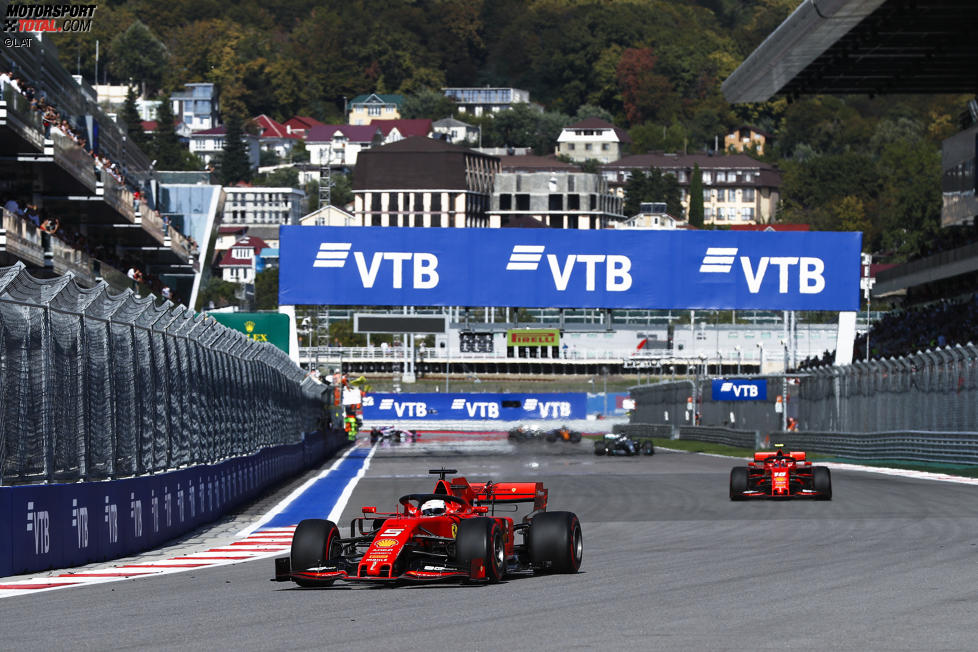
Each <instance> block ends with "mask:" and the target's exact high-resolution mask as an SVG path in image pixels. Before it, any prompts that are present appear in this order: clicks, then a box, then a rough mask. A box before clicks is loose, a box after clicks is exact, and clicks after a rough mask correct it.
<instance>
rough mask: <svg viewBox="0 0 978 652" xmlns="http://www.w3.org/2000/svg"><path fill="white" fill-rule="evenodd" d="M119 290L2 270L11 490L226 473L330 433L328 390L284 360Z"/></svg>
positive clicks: (1, 453)
mask: <svg viewBox="0 0 978 652" xmlns="http://www.w3.org/2000/svg"><path fill="white" fill-rule="evenodd" d="M107 290H108V285H107V284H105V283H104V282H102V283H99V284H98V285H96V286H95V287H93V288H84V287H81V286H79V285H78V284H77V283H75V282H74V280H73V277H72V276H71V274H67V275H65V276H61V277H58V278H52V279H43V280H41V279H36V278H34V277H33V276H31V275H30V274H29V273H27V272H26V271H25V268H24V265H23V264H22V263H17V264H16V265H14V266H12V267H5V268H0V484H25V483H42V482H73V481H89V480H104V479H116V478H122V477H129V476H140V475H145V474H150V473H162V472H166V471H171V470H174V469H180V468H185V467H192V466H196V465H204V464H215V463H217V462H220V461H222V460H227V459H232V458H240V457H245V456H249V455H253V454H255V453H256V452H258V451H260V450H262V449H264V448H266V447H269V446H282V445H287V444H298V443H300V442H301V439H302V433H303V432H312V431H314V430H316V429H317V421H318V420H319V419H320V417H321V416H322V389H323V385H321V384H319V383H318V382H317V381H314V380H313V379H312V378H310V377H307V375H306V374H305V372H303V371H302V369H300V368H299V367H298V366H297V365H295V364H294V363H293V362H292V361H291V360H290V359H289V357H288V355H287V354H286V353H285V352H283V351H281V350H279V349H277V348H275V347H273V346H271V345H268V344H264V343H258V342H254V341H252V340H250V339H248V338H247V337H246V336H245V335H244V334H242V333H239V332H236V331H233V330H231V329H229V328H226V327H224V326H222V325H221V324H218V323H217V322H216V321H215V320H213V319H210V318H208V317H206V316H204V315H200V314H197V315H195V314H194V313H193V312H192V311H189V310H187V309H186V308H185V307H183V306H174V305H173V304H171V303H170V302H165V303H163V304H161V305H157V302H156V300H155V297H153V296H149V297H145V298H140V297H138V296H136V295H135V294H133V293H132V292H131V291H126V292H125V293H123V294H119V295H112V294H109V292H108V291H107ZM123 511H125V510H123ZM0 522H4V521H0Z"/></svg>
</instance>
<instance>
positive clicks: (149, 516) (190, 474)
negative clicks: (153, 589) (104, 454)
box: [0, 431, 348, 577]
mask: <svg viewBox="0 0 978 652" xmlns="http://www.w3.org/2000/svg"><path fill="white" fill-rule="evenodd" d="M347 443H348V442H347V439H346V435H345V433H343V432H342V431H330V432H327V433H309V434H307V435H306V436H305V437H303V438H302V439H301V440H300V441H299V442H298V443H294V444H285V445H281V446H272V447H268V448H265V449H262V450H261V451H259V452H257V453H254V454H252V455H248V456H244V457H238V458H234V459H229V460H225V461H223V462H219V463H217V464H203V465H199V466H193V467H190V468H186V469H181V470H179V471H172V472H169V473H161V474H159V475H152V476H141V477H136V478H127V479H124V480H110V481H104V482H75V483H71V484H35V485H19V486H13V487H0V525H2V527H0V577H3V576H7V575H12V574H19V573H30V572H34V571H40V570H46V569H49V568H67V567H72V566H80V565H82V564H88V563H92V562H99V561H106V560H109V559H116V558H118V557H125V556H128V555H132V554H135V553H138V552H141V551H143V550H149V549H152V548H154V547H156V546H159V545H160V544H162V543H164V542H165V541H167V540H170V539H173V538H174V537H178V536H180V535H182V534H185V533H187V532H190V531H192V530H194V529H195V528H197V527H199V526H201V525H203V524H205V523H208V522H211V521H214V520H215V519H217V518H219V517H221V516H222V515H224V514H226V513H227V512H229V511H231V510H233V509H234V508H235V507H237V506H239V505H241V504H243V503H245V502H247V501H249V500H252V499H254V498H255V497H257V496H258V495H260V494H261V493H262V492H263V491H264V490H265V489H267V488H268V487H270V486H273V485H274V484H276V483H277V482H280V481H282V480H285V479H287V478H289V477H292V476H294V475H295V474H296V473H298V472H300V471H302V470H304V469H306V468H309V467H312V466H315V465H318V464H320V463H321V462H322V461H323V460H325V459H327V458H328V457H330V456H331V455H333V454H334V453H336V451H338V450H340V449H341V448H342V447H343V446H345V445H346V444H347Z"/></svg>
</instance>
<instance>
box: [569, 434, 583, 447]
mask: <svg viewBox="0 0 978 652" xmlns="http://www.w3.org/2000/svg"><path fill="white" fill-rule="evenodd" d="M582 438H583V435H581V433H579V432H576V431H572V432H571V434H570V440H571V443H573V444H579V443H580V442H581V439H582Z"/></svg>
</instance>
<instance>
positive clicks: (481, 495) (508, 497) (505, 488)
mask: <svg viewBox="0 0 978 652" xmlns="http://www.w3.org/2000/svg"><path fill="white" fill-rule="evenodd" d="M435 493H436V494H451V495H453V496H458V497H459V498H464V499H465V500H467V501H468V502H469V503H470V504H472V505H479V504H482V505H486V504H489V503H492V502H496V503H533V509H534V510H538V509H546V508H547V489H546V488H545V487H544V486H543V483H542V482H476V483H469V481H468V480H466V479H465V478H463V477H461V476H459V477H456V478H452V479H451V480H449V479H447V478H443V479H440V480H439V481H438V482H437V483H436V484H435Z"/></svg>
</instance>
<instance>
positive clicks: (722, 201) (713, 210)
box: [601, 152, 781, 225]
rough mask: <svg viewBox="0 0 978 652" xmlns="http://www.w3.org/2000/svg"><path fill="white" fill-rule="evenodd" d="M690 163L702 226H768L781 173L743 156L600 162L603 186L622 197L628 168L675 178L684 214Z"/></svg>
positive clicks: (640, 157) (635, 157)
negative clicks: (697, 176) (698, 181)
mask: <svg viewBox="0 0 978 652" xmlns="http://www.w3.org/2000/svg"><path fill="white" fill-rule="evenodd" d="M695 165H699V167H700V170H701V171H702V175H703V213H704V220H703V221H704V223H706V224H718V225H721V224H723V225H729V224H767V223H768V222H770V221H771V220H772V218H773V217H774V215H775V213H776V212H777V208H778V202H779V201H780V199H781V172H780V171H779V170H778V169H777V168H776V167H774V166H773V165H771V164H770V163H764V162H761V161H758V160H755V159H753V158H751V157H749V156H747V155H746V154H729V155H726V156H711V155H708V154H664V153H662V152H652V153H649V154H634V155H632V156H626V157H625V158H622V159H621V160H618V161H615V162H614V163H608V164H606V165H602V166H601V174H602V175H603V176H604V178H605V180H606V181H607V182H608V185H609V186H610V187H611V188H612V189H614V190H615V191H616V192H617V193H619V194H620V195H622V196H623V195H624V185H625V182H626V181H628V178H629V177H630V176H631V174H632V172H634V171H636V170H641V171H648V170H649V169H651V168H656V169H659V170H661V171H662V172H664V173H666V174H672V175H675V177H676V179H677V180H678V181H679V188H680V193H681V196H682V203H683V215H682V216H678V215H677V216H676V217H682V218H683V219H687V218H688V215H689V182H690V180H691V178H692V174H693V169H694V166H695Z"/></svg>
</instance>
